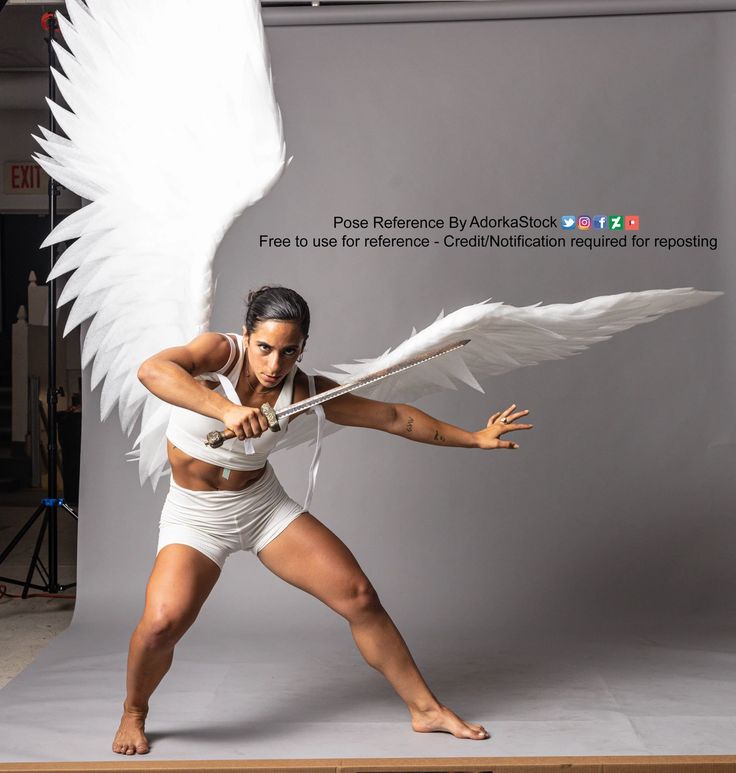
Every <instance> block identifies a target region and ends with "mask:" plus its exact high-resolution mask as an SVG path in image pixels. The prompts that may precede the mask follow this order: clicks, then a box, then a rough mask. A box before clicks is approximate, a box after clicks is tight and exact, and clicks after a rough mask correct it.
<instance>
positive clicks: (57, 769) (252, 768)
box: [0, 744, 736, 773]
mask: <svg viewBox="0 0 736 773" xmlns="http://www.w3.org/2000/svg"><path fill="white" fill-rule="evenodd" d="M735 745H736V744H735ZM131 769H135V770H141V771H148V773H157V772H158V771H161V773H164V772H165V773H172V772H174V771H182V772H183V773H194V771H207V773H217V772H218V771H249V772H250V773H402V772H404V771H406V773H410V772H411V771H414V772H415V773H416V772H419V773H522V772H523V771H527V770H528V771H530V772H531V773H534V772H535V771H538V773H541V772H542V771H544V773H548V772H549V773H553V772H554V771H555V770H564V771H573V773H575V771H578V772H579V773H638V771H641V772H642V773H654V771H655V770H656V771H657V773H665V772H666V771H670V770H672V771H681V772H682V773H716V772H717V773H736V754H732V755H731V754H728V755H610V756H569V755H564V756H555V757H354V758H329V759H312V758H309V759H307V758H305V759H257V760H150V759H149V760H145V759H140V760H139V759H134V758H131V757H125V758H122V759H121V760H120V761H119V762H118V761H116V760H99V761H96V762H81V761H80V762H4V763H0V773H35V772H36V771H38V772H39V773H72V772H75V773H76V771H79V772H80V773H82V772H83V771H84V772H86V773H90V772H93V771H104V772H105V773H117V772H118V771H126V770H131Z"/></svg>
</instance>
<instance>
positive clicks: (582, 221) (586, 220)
mask: <svg viewBox="0 0 736 773" xmlns="http://www.w3.org/2000/svg"><path fill="white" fill-rule="evenodd" d="M578 230H579V231H589V230H590V217H588V215H580V216H579V217H578Z"/></svg>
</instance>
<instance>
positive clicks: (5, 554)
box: [0, 505, 46, 564]
mask: <svg viewBox="0 0 736 773" xmlns="http://www.w3.org/2000/svg"><path fill="white" fill-rule="evenodd" d="M45 508H46V506H45V505H39V506H38V507H37V508H36V510H35V511H34V513H33V515H32V516H31V517H30V518H29V519H28V520H27V521H26V522H25V525H24V526H23V528H22V529H21V530H20V531H19V532H18V533H17V534H16V535H15V537H13V539H12V540H11V542H10V544H9V545H8V547H6V548H5V550H3V552H2V553H0V564H2V562H3V561H4V560H5V559H6V558H7V557H8V556H9V555H10V553H11V552H12V550H13V548H14V547H15V546H16V545H17V544H18V543H19V542H20V541H21V540H22V539H23V535H24V534H25V533H26V532H27V531H28V529H30V528H31V526H33V523H34V521H35V520H36V518H38V516H39V515H41V513H42V512H43V511H44V509H45Z"/></svg>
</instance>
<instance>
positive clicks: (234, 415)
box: [222, 403, 268, 440]
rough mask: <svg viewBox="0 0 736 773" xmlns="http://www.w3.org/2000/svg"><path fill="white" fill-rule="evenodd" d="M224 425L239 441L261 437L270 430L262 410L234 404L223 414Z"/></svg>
mask: <svg viewBox="0 0 736 773" xmlns="http://www.w3.org/2000/svg"><path fill="white" fill-rule="evenodd" d="M222 423H223V424H224V425H225V426H226V427H227V428H228V429H229V430H230V431H231V432H232V433H233V434H234V435H235V437H237V438H238V440H243V439H245V438H248V437H260V436H261V435H262V434H263V433H264V432H265V431H266V430H267V429H268V420H267V419H266V417H265V416H264V415H263V414H262V413H261V411H260V409H258V408H250V407H248V406H246V405H235V404H234V403H233V404H232V406H231V407H230V408H228V409H227V410H226V411H225V413H223V415H222Z"/></svg>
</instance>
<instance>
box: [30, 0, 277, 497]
mask: <svg viewBox="0 0 736 773" xmlns="http://www.w3.org/2000/svg"><path fill="white" fill-rule="evenodd" d="M66 7H67V13H68V15H69V20H67V19H66V18H64V17H63V16H62V15H61V14H58V18H59V26H60V30H61V32H62V34H63V36H64V39H65V42H66V44H67V46H68V48H69V51H66V50H65V49H64V48H63V47H61V46H59V45H56V46H55V49H56V52H57V56H58V59H59V63H60V65H61V67H62V68H63V70H64V74H63V75H62V74H61V73H60V72H57V71H55V72H54V77H55V79H56V82H57V85H58V87H59V90H60V91H61V93H62V94H63V96H64V98H65V99H66V101H67V104H68V105H69V107H70V108H71V110H66V109H64V108H62V107H60V106H59V105H55V104H51V109H52V110H53V113H54V115H55V116H56V119H57V121H58V123H59V126H60V127H61V129H62V131H63V132H64V133H65V134H66V135H67V137H63V136H61V135H59V134H54V133H52V132H50V131H48V130H45V129H43V128H42V129H41V132H42V134H43V137H42V138H40V137H37V138H36V139H37V141H38V143H39V145H40V146H41V148H42V149H43V151H44V153H45V154H46V155H42V154H36V156H35V158H36V160H37V161H38V163H39V164H40V165H41V166H42V167H43V168H44V169H45V170H46V171H47V172H48V173H49V174H50V175H51V176H52V177H54V178H55V179H56V180H58V181H59V182H60V183H62V184H63V185H65V186H66V187H68V188H70V189H71V190H72V191H74V192H75V193H77V194H79V195H81V196H83V197H84V198H86V199H89V200H90V201H91V202H92V203H91V204H88V205H87V206H85V207H83V208H82V209H81V210H79V211H78V212H75V213H74V214H72V215H70V216H69V217H67V218H66V219H65V220H63V221H62V222H61V223H60V224H59V225H58V226H57V227H56V228H55V229H54V230H53V231H52V233H51V234H50V235H49V236H48V238H47V239H46V240H45V242H44V245H43V246H49V245H50V244H53V243H56V242H59V241H62V240H65V239H77V241H76V242H75V243H74V244H73V245H72V246H71V247H70V248H69V249H67V250H66V251H65V252H64V254H63V255H62V256H61V258H60V259H59V260H58V262H57V263H56V266H55V267H54V269H53V271H52V272H51V275H50V276H49V279H52V278H58V277H59V276H61V275H63V274H65V273H68V272H70V271H74V274H73V275H72V277H71V278H70V279H69V280H68V281H67V283H66V286H65V288H64V292H63V293H62V296H61V298H60V303H67V302H69V301H74V304H73V307H72V310H71V312H70V315H69V319H68V323H67V326H66V329H65V331H64V334H65V335H66V334H67V333H68V332H69V331H70V330H72V329H73V328H75V327H76V326H77V325H79V324H80V323H81V322H83V321H84V320H87V319H89V318H92V319H91V324H90V325H89V328H88V330H87V335H86V338H85V343H84V350H83V363H84V365H85V366H88V365H90V364H91V365H92V386H93V387H94V386H97V385H98V384H99V383H101V382H102V383H103V387H102V392H101V396H100V404H101V414H102V418H105V417H106V416H107V415H109V413H110V412H111V411H112V410H113V409H114V407H115V405H116V404H117V406H118V412H119V415H120V421H121V424H122V426H123V428H124V430H125V431H126V432H127V433H128V434H130V433H131V432H132V430H133V428H134V426H135V424H136V421H137V419H138V418H141V420H142V423H141V427H142V431H141V434H140V435H139V437H138V439H137V440H136V442H135V445H134V449H137V450H134V451H133V452H132V454H131V455H132V456H133V457H134V458H136V459H137V460H138V462H139V470H140V478H141V483H143V481H144V480H145V479H147V478H150V480H151V482H152V485H153V486H154V487H155V486H156V483H157V481H158V479H159V477H160V476H161V474H162V473H163V472H164V471H165V469H166V465H167V462H166V445H165V442H164V433H165V430H166V425H167V423H168V417H169V413H170V411H171V406H169V405H168V404H166V403H163V402H162V401H160V400H159V399H158V398H156V397H155V396H153V395H152V394H151V393H150V392H148V391H147V390H146V389H145V387H143V385H142V384H141V383H140V382H139V381H138V379H137V377H136V373H137V369H138V367H139V365H140V364H141V363H142V362H143V360H145V359H146V358H147V357H149V356H151V355H152V354H154V353H156V352H158V351H160V350H161V349H164V348H167V347H169V346H175V345H181V344H183V343H185V342H187V341H189V340H190V339H192V338H193V337H194V336H196V335H198V334H199V333H201V332H203V331H205V330H207V328H208V326H209V321H210V313H211V304H212V297H213V280H212V260H213V257H214V254H215V251H216V249H217V246H218V244H219V243H220V241H221V240H222V237H223V235H224V234H225V232H226V231H227V229H228V227H229V226H230V225H231V223H232V222H233V221H234V220H235V218H237V217H238V215H239V214H240V213H241V212H242V211H243V210H244V209H245V208H246V207H248V206H249V205H251V204H253V203H254V202H256V201H258V200H259V199H260V198H261V197H262V196H263V195H265V194H266V193H267V192H268V190H269V189H270V188H271V186H272V185H273V184H274V183H275V182H276V180H277V179H278V177H279V175H280V174H281V171H282V169H283V168H284V158H285V148H284V140H283V130H282V123H281V114H280V112H279V109H278V106H277V104H276V101H275V99H274V95H273V88H272V82H271V71H270V66H269V60H268V52H267V49H266V44H265V38H264V33H263V25H262V22H261V18H260V10H259V4H258V2H256V1H255V0H218V2H217V3H215V4H212V5H210V6H207V7H206V8H204V9H203V6H202V4H201V3H200V2H194V1H193V0H177V1H176V2H174V1H173V0H156V1H155V2H151V1H150V0H126V1H125V2H107V1H104V2H103V1H102V0H88V2H87V5H84V4H83V3H82V2H80V1H79V0H67V4H66Z"/></svg>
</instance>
